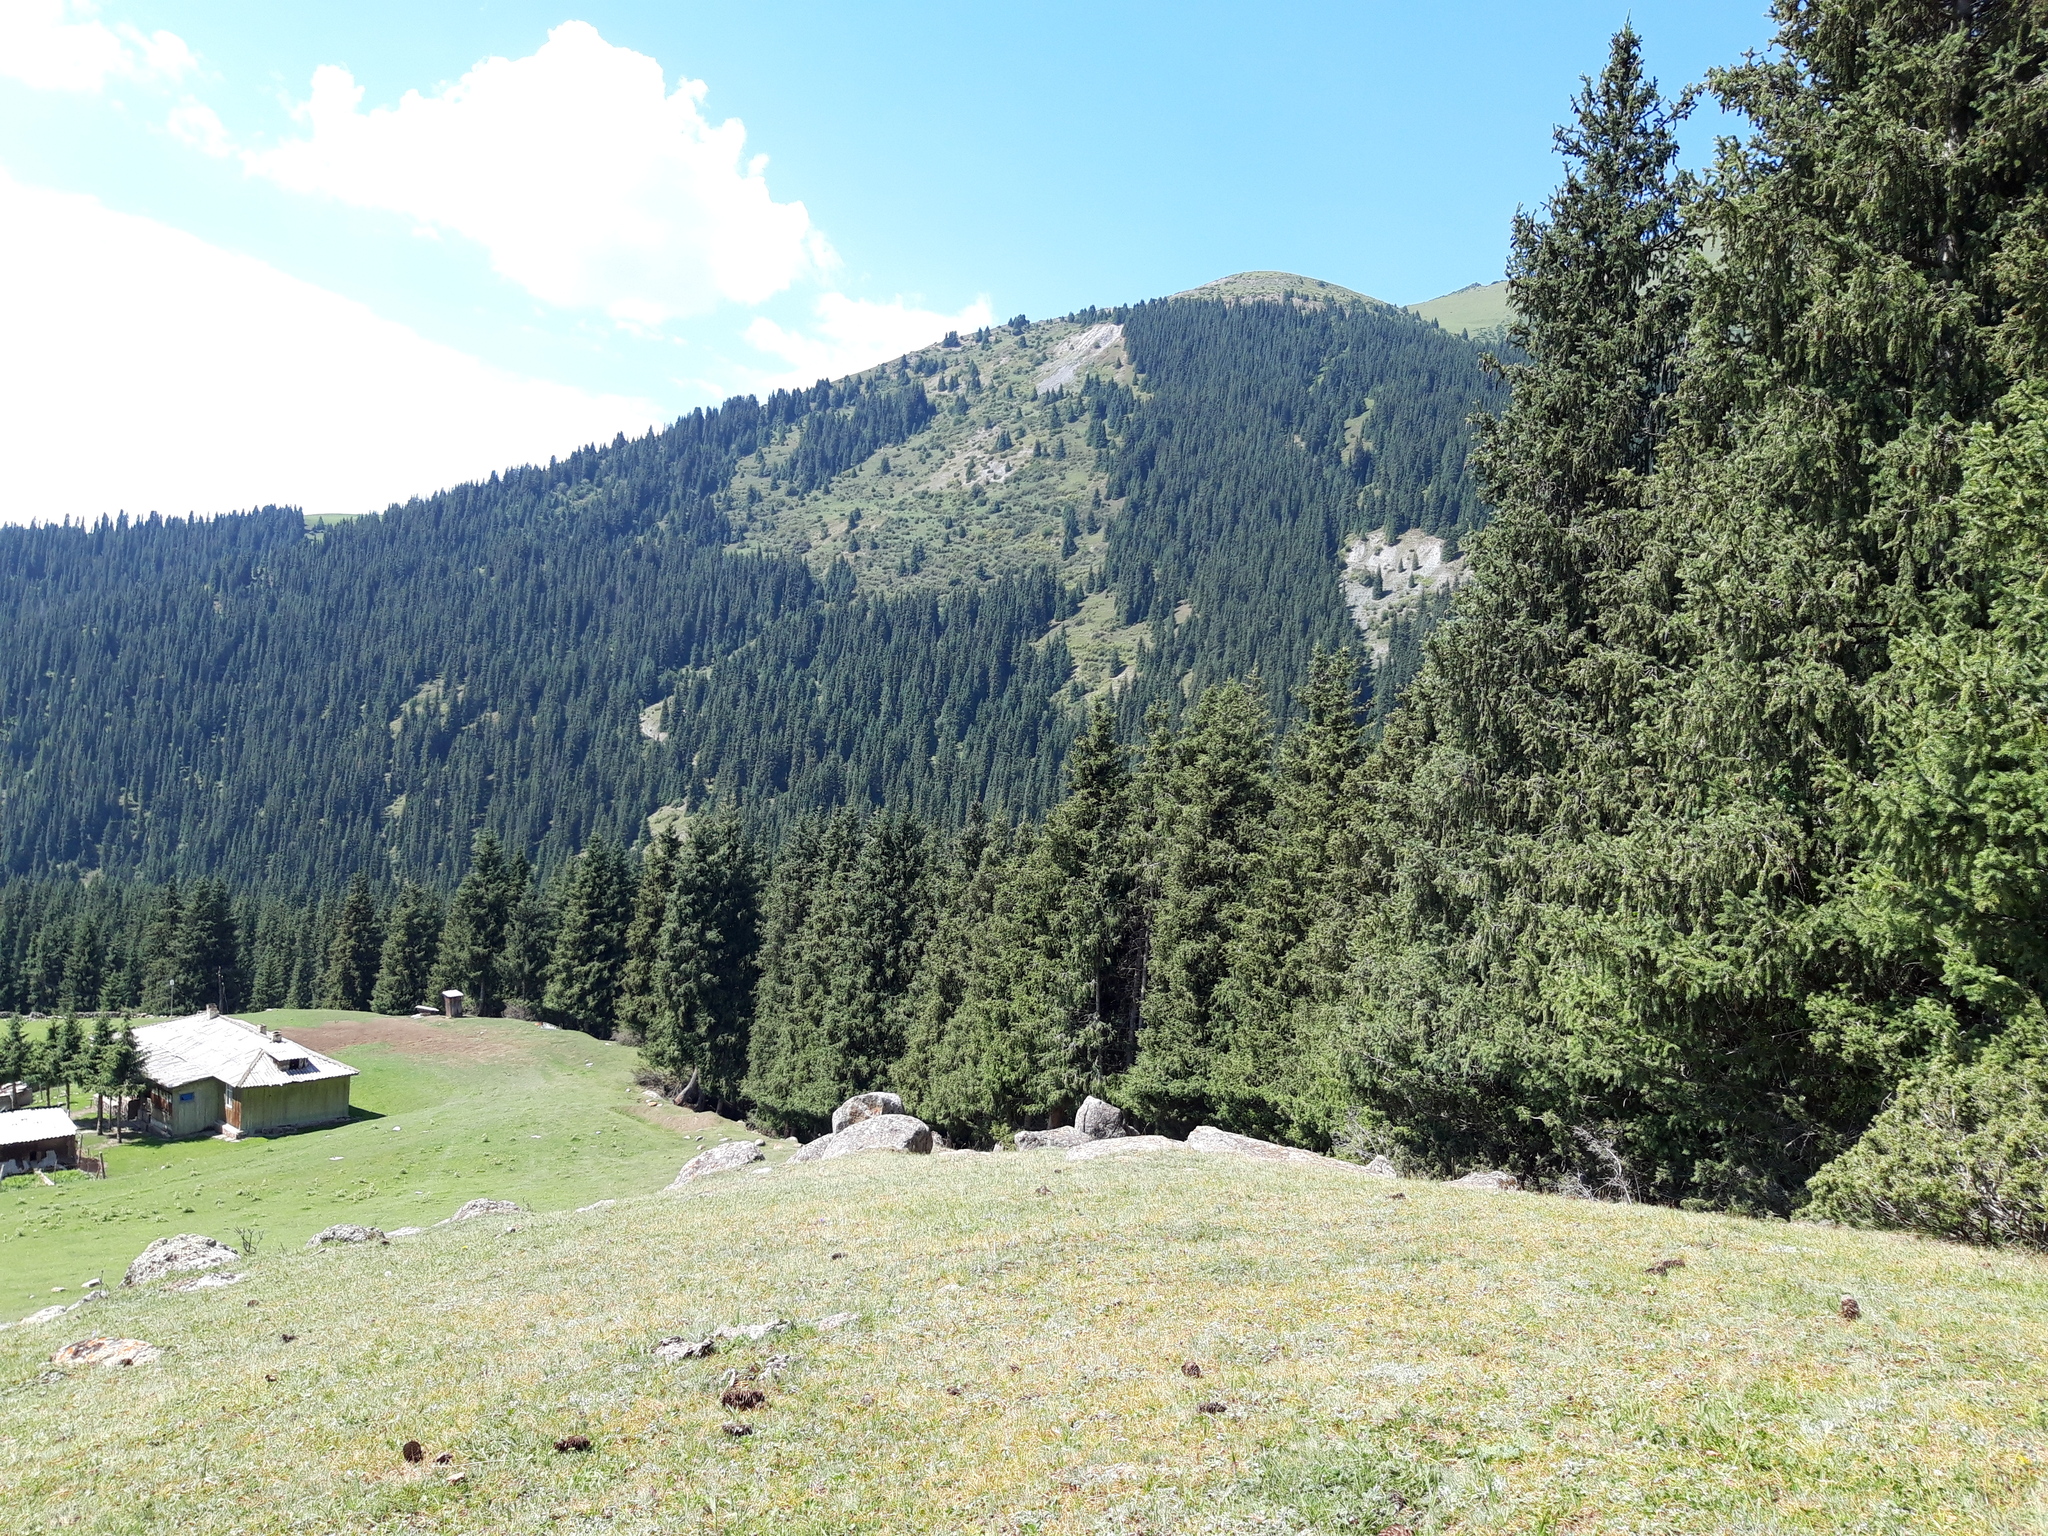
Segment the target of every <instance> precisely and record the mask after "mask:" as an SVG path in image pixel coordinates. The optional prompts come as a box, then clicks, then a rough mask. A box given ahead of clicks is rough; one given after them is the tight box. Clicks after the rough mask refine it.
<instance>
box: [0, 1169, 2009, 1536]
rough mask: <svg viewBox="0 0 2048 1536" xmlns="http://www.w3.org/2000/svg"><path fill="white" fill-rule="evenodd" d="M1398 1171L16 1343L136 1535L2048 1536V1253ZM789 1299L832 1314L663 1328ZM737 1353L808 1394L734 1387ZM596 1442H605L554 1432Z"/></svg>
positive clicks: (360, 1272)
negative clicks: (756, 1403)
mask: <svg viewBox="0 0 2048 1536" xmlns="http://www.w3.org/2000/svg"><path fill="white" fill-rule="evenodd" d="M1392 1193H1398V1194H1400V1195H1402V1196H1404V1198H1399V1199H1395V1198H1390V1189H1389V1186H1387V1185H1384V1184H1380V1183H1377V1182H1375V1181H1372V1180H1368V1179H1366V1178H1364V1177H1363V1176H1360V1175H1357V1174H1353V1173H1348V1172H1343V1171H1335V1170H1324V1169H1299V1168H1289V1167H1274V1166H1264V1165H1258V1164H1247V1163H1243V1162H1238V1161H1235V1160H1226V1159H1221V1158H1210V1157H1204V1156H1202V1155H1200V1154H1195V1153H1169V1154H1163V1155H1154V1156H1149V1157H1128V1158H1122V1159H1106V1160H1102V1161H1097V1162H1092V1163H1085V1164H1069V1163H1067V1162H1066V1161H1065V1160H1064V1158H1063V1157H1061V1156H1060V1155H1059V1154H1057V1153H1034V1154H1007V1155H997V1156H990V1157H985V1158H931V1159H926V1158H898V1157H886V1156H867V1157H860V1158H851V1159H847V1160H844V1161H840V1162H833V1163H824V1164H815V1165H809V1166H803V1167H788V1168H777V1169H774V1170H772V1171H769V1172H766V1173H739V1174H733V1175H729V1176H725V1177H723V1178H721V1179H718V1180H714V1181H711V1182H710V1184H708V1185H707V1186H704V1187H702V1188H700V1189H699V1190H698V1191H696V1192H692V1193H689V1194H684V1195H654V1196H648V1197H641V1198H636V1199H630V1200H626V1201H622V1202H621V1203H620V1204H618V1205H616V1206H612V1207H610V1208H607V1209H605V1210H600V1211H591V1212H582V1213H576V1212H564V1213H560V1214H555V1215H548V1216H540V1217H523V1218H520V1219H519V1220H517V1221H516V1222H513V1223H504V1222H499V1221H480V1222H476V1223H470V1224H465V1225H463V1226H460V1227H452V1228H444V1229H441V1230H438V1231H435V1232H431V1233H429V1234H427V1235H425V1236H422V1237H418V1238H413V1239H406V1240H401V1241H399V1242H396V1243H393V1244H392V1245H390V1246H388V1247H371V1248H360V1249H352V1250H347V1251H336V1250H328V1251H325V1252H320V1253H312V1254H308V1253H304V1252H300V1251H296V1250H290V1249H279V1250H278V1251H276V1252H274V1253H271V1254H266V1255H265V1256H264V1257H262V1258H261V1259H259V1260H258V1262H257V1263H256V1264H255V1265H254V1266H253V1270H252V1274H251V1278H250V1279H249V1280H247V1281H245V1282H244V1283H243V1284H241V1285H240V1286H237V1287H233V1288H230V1289H226V1290H216V1291H206V1292H196V1293H188V1294H184V1295H173V1294H167V1293H165V1292H163V1291H162V1290H161V1289H154V1290H152V1291H151V1292H149V1293H146V1294H140V1295H138V1294H132V1293H131V1294H125V1295H119V1296H116V1297H114V1298H112V1299H110V1300H108V1301H105V1302H101V1303H96V1304H94V1306H93V1307H92V1308H91V1309H89V1311H88V1312H86V1313H82V1314H80V1315H79V1317H75V1318H69V1319H66V1320H64V1322H63V1323H61V1324H56V1325H46V1326H44V1327H41V1328H38V1329H35V1330H29V1329H18V1330H15V1331H11V1332H8V1333H0V1509H5V1510H7V1511H8V1513H9V1516H10V1518H12V1519H14V1520H16V1521H18V1522H21V1524H20V1526H19V1528H21V1529H50V1528H52V1527H54V1526H56V1525H58V1524H59V1523H60V1521H62V1520H64V1519H66V1518H72V1517H75V1518H76V1520H77V1522H78V1526H77V1528H79V1529H83V1530H93V1531H104V1532H128V1531H152V1532H154V1531H173V1530H191V1531H206V1532H216V1531H219V1532H227V1531H263V1532H269V1531H287V1530H292V1531H296V1530H307V1531H327V1530H336V1529H341V1528H343V1527H347V1528H354V1529H363V1528H375V1529H387V1530H406V1531H448V1532H457V1531H460V1532H470V1531H477V1532H481V1531H493V1532H496V1531H540V1530H548V1531H557V1532H566V1531H598V1530H603V1531H606V1532H654V1531H661V1532H677V1531H732V1532H761V1531H775V1532H778V1533H810V1532H818V1533H823V1532H843V1531H847V1530H850V1529H856V1528H859V1529H868V1528H879V1529H887V1530H891V1531H958V1530H993V1531H1003V1532H1025V1531H1061V1532H1068V1531H1072V1532H1110V1531H1115V1532H1125V1533H1131V1532H1149V1533H1152V1536H1165V1533H1169V1532H1211V1531H1215V1532H1221V1531H1231V1532H1244V1531H1271V1532H1275V1533H1278V1532H1281V1531H1286V1532H1289V1533H1297V1532H1301V1531H1304V1530H1308V1531H1318V1532H1321V1531H1328V1532H1340V1531H1352V1530H1365V1531H1381V1530H1383V1529H1384V1528H1386V1527H1388V1526H1399V1527H1405V1528H1407V1529H1409V1530H1412V1531H1414V1532H1416V1533H1418V1536H1420V1533H1423V1532H1439V1531H1443V1532H1448V1531H1459V1532H1464V1531H1531V1532H1535V1531H1563V1530H1572V1531H1617V1532H1618V1531H1629V1532H1640V1531H1652V1530H1654V1531H1660V1532H1692V1531H1698V1532H1709V1531H1711V1532H1791V1531H1815V1532H1819V1531H1826V1532H1835V1531H1844V1530H1858V1531H1878V1532H1892V1531H1896V1532H1907V1531H1912V1532H1924V1531H1943V1530H1954V1531H1972V1532H2017V1531H2037V1530H2040V1529H2041V1528H2042V1525H2043V1517H2044V1505H2043V1502H2042V1481H2041V1470H2042V1462H2043V1458H2044V1457H2048V1416H2044V1409H2043V1406H2042V1403H2043V1394H2042V1388H2043V1386H2044V1379H2043V1378H2044V1374H2048V1368H2044V1363H2043V1362H2044V1359H2048V1351H2044V1345H2048V1338H2044V1333H2048V1305H2044V1303H2048V1263H2044V1261H2043V1260H2042V1259H2040V1258H2038V1257H2034V1256H2027V1255H2014V1254H1990V1253H1980V1252H1976V1251H1971V1250H1965V1249H1958V1248H1953V1247H1947V1246H1943V1245H1940V1244H1935V1243H1928V1242H1923V1241H1918V1240H1914V1239H1909V1238H1901V1237H1890V1236H1881V1235H1871V1234H1865V1233H1855V1232H1849V1231H1841V1230H1834V1229H1825V1228H1818V1227H1807V1226H1800V1225H1786V1224H1784V1223H1770V1224H1765V1223H1756V1222H1748V1221H1741V1220H1736V1219H1732V1218H1720V1217H1712V1216H1700V1215H1691V1214H1686V1213H1682V1212H1676V1211H1670V1210H1662V1209H1644V1208H1624V1207H1617V1206H1609V1205H1600V1204H1592V1203H1578V1202H1568V1201H1564V1200H1559V1199H1552V1198H1546V1197H1540V1196H1514V1195H1507V1196H1490V1195H1485V1194H1479V1193H1473V1192H1465V1191H1457V1190H1451V1189H1447V1188H1444V1187H1442V1186H1431V1185H1422V1184H1407V1185H1402V1186H1399V1187H1398V1189H1397V1190H1395V1191H1392ZM508 1225H510V1226H516V1227H517V1228H518V1230H517V1231H516V1232H508V1231H507V1230H506V1228H507V1226H508ZM1668 1258H1683V1259H1684V1260H1685V1266H1684V1267H1683V1268H1681V1269H1675V1270H1673V1271H1671V1272H1670V1273H1669V1274H1667V1275H1663V1276H1651V1275H1647V1274H1646V1273H1645V1266H1647V1265H1649V1264H1650V1263H1652V1262H1653V1261H1656V1260H1660V1259H1668ZM1845 1292H1848V1293H1853V1294H1854V1295H1855V1296H1857V1297H1858V1298H1859V1300H1860V1301H1861V1303H1862V1307H1863V1317H1862V1319H1861V1320H1860V1321H1857V1322H1853V1323H1852V1322H1847V1321H1844V1320H1843V1319H1842V1318H1841V1316H1840V1315H1839V1313H1838V1304H1839V1299H1840V1297H1841V1296H1842V1294H1843V1293H1845ZM252 1303H254V1305H252ZM848 1311H850V1312H854V1313H856V1314H858V1320H857V1321H856V1322H854V1323H853V1324H851V1325H850V1326H847V1327H844V1328H841V1329H838V1330H835V1331H830V1332H827V1331H822V1330H818V1329H816V1328H813V1327H810V1326H807V1325H808V1324H809V1323H811V1322H814V1321H815V1320H817V1319H819V1318H822V1317H825V1316H827V1315H830V1314H834V1313H839V1312H848ZM777 1316H780V1317H784V1318H790V1319H796V1320H798V1321H799V1322H800V1323H801V1324H805V1325H806V1326H799V1327H797V1328H795V1329H792V1330H791V1331H789V1332H786V1333H783V1334H780V1335H776V1336H772V1337H770V1338H768V1339H766V1340H764V1341H762V1342H761V1343H760V1344H736V1345H732V1346H730V1347H726V1348H724V1349H723V1350H722V1351H721V1353H719V1354H718V1355H716V1356H714V1357H712V1358H710V1359H708V1360H692V1361H687V1362H683V1363H680V1364H674V1365H668V1364H662V1363H659V1362H657V1361H656V1360H654V1359H653V1358H651V1356H650V1354H649V1350H650V1348H651V1346H653V1345H654V1344H655V1343H656V1341H658V1340H659V1339H660V1338H662V1337H663V1336H665V1335H670V1334H686V1335H689V1336H691V1337H696V1336H698V1335H699V1334H700V1333H701V1332H702V1331H704V1330H708V1329H709V1328H711V1327H714V1326H716V1325H719V1324H725V1323H737V1324H747V1323H752V1322H757V1321H762V1320H766V1319H769V1318H773V1317H777ZM82 1319H89V1328H88V1326H86V1325H85V1324H84V1323H82V1321H81V1320H82ZM87 1331H101V1332H107V1333H112V1334H117V1335H125V1336H130V1337H136V1338H142V1339H147V1340H150V1341H152V1342H154V1343H157V1344H160V1345H162V1346H164V1347H165V1351H166V1352H165V1354H164V1356H163V1358H162V1359H160V1360H158V1361H156V1362H154V1363H151V1364H147V1365H144V1366H140V1367H135V1368H133V1369H128V1370H121V1371H120V1372H119V1376H118V1394H119V1395H118V1403H119V1411H118V1412H111V1411H109V1408H110V1406H111V1405H112V1404H113V1403H114V1402H115V1401H116V1399H115V1398H114V1397H112V1396H110V1392H112V1391H113V1390H115V1389H114V1384H113V1383H112V1382H110V1381H109V1380H108V1379H107V1374H106V1373H107V1372H108V1371H109V1370H111V1369H112V1368H104V1367H103V1368H85V1369H80V1370H77V1371H74V1372H71V1373H68V1374H67V1373H64V1372H60V1371H57V1370H54V1369H53V1368H52V1367H51V1366H50V1365H49V1364H48V1360H49V1355H50V1353H51V1351H52V1350H53V1349H55V1348H56V1347H57V1346H59V1345H60V1344H63V1343H66V1342H68V1341H69V1340H70V1339H71V1338H73V1337H76V1336H79V1335H81V1334H83V1333H85V1332H87ZM287 1333H289V1334H293V1335H296V1338H295V1339H294V1340H293V1341H292V1342H289V1343H287V1342H285V1341H284V1339H283V1335H284V1334H287ZM1186 1361H1193V1362H1196V1363H1197V1364H1199V1366H1200V1368H1201V1372H1202V1374H1201V1376H1200V1377H1199V1378H1194V1377H1191V1376H1188V1375H1186V1374H1184V1373H1183V1369H1182V1366H1183V1362H1186ZM94 1369H98V1370H99V1371H100V1373H101V1374H98V1375H95V1374H94ZM735 1371H736V1372H738V1373H739V1374H740V1375H741V1376H742V1377H743V1378H749V1380H746V1381H743V1382H742V1385H753V1386H756V1387H758V1388H759V1389H760V1390H762V1391H764V1392H765V1393H766V1397H767V1401H766V1404H765V1406H762V1407H760V1408H757V1409H753V1410H750V1411H746V1412H744V1413H739V1414H735V1412H734V1411H732V1410H730V1409H727V1408H725V1407H723V1406H721V1404H720V1394H721V1391H722V1390H723V1389H724V1388H725V1386H726V1385H727V1384H728V1382H729V1381H730V1380H731V1379H732V1377H731V1375H730V1374H729V1373H732V1372H735ZM1204 1403H1213V1404H1220V1405H1221V1407H1222V1410H1223V1411H1221V1412H1220V1413H1205V1412H1203V1411H1201V1405H1202V1404H1204ZM736 1419H744V1420H745V1421H747V1422H749V1423H750V1424H751V1426H752V1433H751V1435H749V1436H747V1437H745V1438H735V1437H733V1436H730V1435H728V1434H727V1433H725V1431H724V1429H723V1428H722V1426H724V1425H725V1424H726V1423H728V1422H731V1421H735V1420H736ZM570 1434H582V1435H586V1436H588V1437H589V1438H590V1439H591V1441H592V1442H593V1448H592V1449H591V1450H589V1451H588V1452H587V1453H583V1454H575V1453H569V1454H560V1453H557V1452H556V1451H555V1450H554V1449H553V1443H554V1442H555V1441H556V1440H557V1439H558V1438H560V1437H562V1436H566V1435H570ZM408 1439H418V1440H420V1441H421V1442H422V1443H423V1444H424V1445H425V1447H426V1449H427V1459H426V1461H425V1462H424V1463H423V1464H422V1465H420V1466H408V1465H407V1464H406V1463H405V1462H404V1461H403V1460H402V1459H401V1457H400V1455H399V1447H400V1445H401V1444H402V1443H403V1442H404V1441H406V1440H408ZM443 1451H446V1452H449V1453H451V1455H452V1461H451V1462H450V1463H449V1464H448V1465H446V1466H439V1465H436V1463H435V1461H434V1460H433V1458H434V1456H435V1455H437V1454H438V1453H440V1452H443ZM451 1471H455V1472H461V1473H462V1474H463V1480H462V1481H461V1482H459V1483H450V1482H449V1481H447V1478H448V1476H449V1474H450V1472H451Z"/></svg>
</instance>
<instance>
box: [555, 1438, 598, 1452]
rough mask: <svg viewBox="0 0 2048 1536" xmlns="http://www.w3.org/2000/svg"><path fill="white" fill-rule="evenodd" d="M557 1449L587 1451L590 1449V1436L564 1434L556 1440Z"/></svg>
mask: <svg viewBox="0 0 2048 1536" xmlns="http://www.w3.org/2000/svg"><path fill="white" fill-rule="evenodd" d="M555 1449H556V1450H558V1451H587V1450H589V1449H590V1436H588V1435H564V1436H562V1438H561V1439H559V1440H557V1441H556V1442H555Z"/></svg>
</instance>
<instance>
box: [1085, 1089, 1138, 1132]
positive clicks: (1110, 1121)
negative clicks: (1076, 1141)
mask: <svg viewBox="0 0 2048 1536" xmlns="http://www.w3.org/2000/svg"><path fill="white" fill-rule="evenodd" d="M1074 1129H1075V1130H1077V1131H1079V1132H1080V1133H1081V1134H1082V1135H1083V1136H1086V1137H1087V1138H1088V1139H1089V1140H1090V1141H1106V1140H1108V1139H1109V1138H1110V1137H1112V1136H1128V1135H1130V1134H1131V1128H1130V1127H1129V1126H1127V1125H1125V1124H1124V1112H1123V1111H1122V1110H1120V1109H1118V1108H1117V1107H1116V1106H1115V1105H1114V1104H1105V1103H1104V1102H1103V1101H1102V1100H1101V1099H1098V1098H1096V1097H1095V1096H1094V1095H1093V1094H1090V1095H1089V1096H1088V1097H1087V1098H1085V1099H1083V1100H1082V1101H1081V1107H1080V1108H1079V1109H1078V1110H1076V1111H1075V1112H1074Z"/></svg>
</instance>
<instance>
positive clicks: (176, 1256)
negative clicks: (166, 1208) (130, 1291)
mask: <svg viewBox="0 0 2048 1536" xmlns="http://www.w3.org/2000/svg"><path fill="white" fill-rule="evenodd" d="M240 1257H241V1255H240V1254H239V1253H237V1252H236V1251H235V1250H234V1249H232V1248H230V1247H229V1246H228V1245H227V1244H226V1243H223V1242H221V1241H220V1240H219V1239H217V1238H211V1237H201V1236H200V1235H199V1234H198V1233H196V1232H180V1233H179V1234H178V1235H177V1236H176V1237H160V1238H158V1239H157V1240H156V1241H155V1242H153V1243H151V1244H150V1245H149V1246H148V1247H147V1248H145V1249H143V1250H142V1252H141V1253H139V1254H137V1255H136V1257H135V1262H134V1263H133V1264H130V1265H129V1266H128V1276H127V1278H126V1279H124V1280H123V1281H122V1282H121V1283H122V1284H123V1285H147V1284H149V1282H150V1281H152V1280H161V1279H163V1277H164V1276H165V1275H179V1274H184V1273H185V1272H187V1271H188V1270H195V1269H215V1268H218V1267H219V1266H220V1265H223V1264H232V1263H234V1262H235V1260H237V1259H239V1258H240Z"/></svg>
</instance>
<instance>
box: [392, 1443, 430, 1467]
mask: <svg viewBox="0 0 2048 1536" xmlns="http://www.w3.org/2000/svg"><path fill="white" fill-rule="evenodd" d="M398 1454H399V1455H401V1456H403V1457H404V1458H405V1459H406V1460H407V1461H408V1462H410V1463H411V1464H413V1465H414V1466H417V1465H419V1463H421V1462H423V1461H425V1460H426V1459H427V1448H426V1447H425V1446H423V1445H421V1444H420V1443H419V1441H417V1440H408V1441H406V1442H405V1444H403V1445H401V1446H400V1447H399V1448H398Z"/></svg>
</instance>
